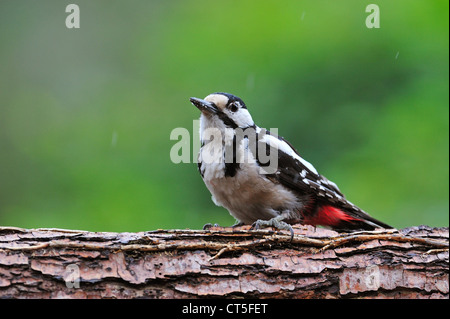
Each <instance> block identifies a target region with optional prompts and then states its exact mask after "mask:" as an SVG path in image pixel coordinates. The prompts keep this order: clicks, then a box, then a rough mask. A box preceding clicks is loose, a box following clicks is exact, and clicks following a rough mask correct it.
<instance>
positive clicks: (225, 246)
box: [0, 226, 449, 299]
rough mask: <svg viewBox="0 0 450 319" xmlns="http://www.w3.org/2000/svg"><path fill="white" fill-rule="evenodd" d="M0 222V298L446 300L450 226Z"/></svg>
mask: <svg viewBox="0 0 450 319" xmlns="http://www.w3.org/2000/svg"><path fill="white" fill-rule="evenodd" d="M294 229H295V236H294V238H293V239H292V240H291V238H290V235H289V234H288V233H285V232H280V231H272V230H269V229H264V230H249V229H248V227H246V226H243V227H239V228H235V229H231V228H220V227H216V228H214V227H213V228H211V229H209V230H189V229H184V230H156V231H148V232H140V233H107V232H102V233H98V232H87V231H78V230H62V229H30V230H27V229H21V228H15V227H0V298H139V297H145V298H205V297H222V298H237V297H239V298H242V297H243V298H258V299H261V298H448V292H449V282H448V272H449V268H448V266H449V252H448V237H449V231H448V228H430V227H427V226H419V227H412V228H406V229H403V230H400V231H394V230H380V231H374V232H359V233H350V234H339V233H336V232H334V231H330V230H325V229H321V228H313V227H310V226H296V227H294Z"/></svg>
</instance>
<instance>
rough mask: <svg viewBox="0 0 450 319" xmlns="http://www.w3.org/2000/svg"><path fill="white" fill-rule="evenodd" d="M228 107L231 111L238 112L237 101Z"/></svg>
mask: <svg viewBox="0 0 450 319" xmlns="http://www.w3.org/2000/svg"><path fill="white" fill-rule="evenodd" d="M228 108H229V109H230V111H231V112H236V111H237V110H238V106H237V105H236V103H231V104H230V105H229V106H228Z"/></svg>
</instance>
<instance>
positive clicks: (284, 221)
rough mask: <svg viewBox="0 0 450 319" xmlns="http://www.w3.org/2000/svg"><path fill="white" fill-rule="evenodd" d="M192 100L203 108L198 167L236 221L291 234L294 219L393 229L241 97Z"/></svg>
mask: <svg viewBox="0 0 450 319" xmlns="http://www.w3.org/2000/svg"><path fill="white" fill-rule="evenodd" d="M190 101H191V103H192V104H193V105H195V106H196V107H197V108H198V109H199V110H200V111H201V116H200V139H201V144H202V147H201V148H200V152H199V156H198V169H199V171H200V174H201V176H202V178H203V181H204V182H205V184H206V187H207V188H208V190H209V191H210V192H211V194H212V200H213V201H214V203H215V204H216V205H218V206H223V207H225V208H226V209H227V210H228V211H229V213H230V214H231V215H232V216H233V217H234V218H236V219H237V221H238V223H237V224H236V225H235V226H237V225H247V224H248V225H249V224H252V225H253V228H259V227H267V226H273V227H275V228H278V229H286V230H289V231H290V232H291V235H292V236H293V229H292V227H291V225H292V224H296V223H301V224H310V225H314V226H315V225H322V226H325V227H328V228H331V229H334V230H337V231H354V230H373V229H375V228H392V227H391V226H389V225H387V224H385V223H383V222H380V221H378V220H376V219H375V218H373V217H371V216H370V215H368V214H367V213H366V212H364V211H363V210H361V209H360V208H358V207H356V206H355V205H354V204H352V203H351V202H349V201H348V200H347V199H345V197H344V195H343V194H342V193H341V191H340V190H339V188H338V187H337V185H336V184H335V183H333V182H331V181H329V180H328V179H327V178H325V177H324V176H322V175H320V174H319V173H318V172H317V170H316V169H315V168H314V166H313V165H311V164H310V163H309V162H307V161H306V160H304V159H303V158H302V157H300V155H299V153H298V152H297V151H296V150H295V149H294V147H292V145H291V144H290V143H289V142H287V141H286V140H285V139H283V138H282V137H280V136H276V135H274V134H272V133H271V132H269V131H267V130H265V129H262V128H260V127H258V126H257V125H255V123H254V122H253V119H252V117H251V115H250V113H249V112H248V110H247V107H246V105H245V103H244V102H243V101H242V100H241V99H240V98H239V97H237V96H234V95H232V94H229V93H221V92H219V93H213V94H210V95H208V96H207V97H206V98H205V99H198V98H194V97H193V98H191V99H190Z"/></svg>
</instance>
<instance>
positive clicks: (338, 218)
mask: <svg viewBox="0 0 450 319" xmlns="http://www.w3.org/2000/svg"><path fill="white" fill-rule="evenodd" d="M306 223H307V224H312V225H322V226H327V227H329V228H331V229H333V230H337V231H357V230H374V229H375V228H386V229H392V228H393V227H392V226H390V225H388V224H385V223H383V222H381V221H379V220H377V219H375V218H373V217H372V216H370V215H369V214H367V213H365V212H363V211H357V212H351V213H349V212H347V211H345V210H342V209H339V208H336V207H333V206H328V205H325V206H322V207H320V208H319V209H318V211H317V214H316V216H315V217H314V219H313V220H308V221H306Z"/></svg>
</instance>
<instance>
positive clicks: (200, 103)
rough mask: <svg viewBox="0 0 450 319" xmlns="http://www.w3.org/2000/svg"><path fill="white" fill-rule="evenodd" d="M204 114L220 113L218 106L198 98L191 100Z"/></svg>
mask: <svg viewBox="0 0 450 319" xmlns="http://www.w3.org/2000/svg"><path fill="white" fill-rule="evenodd" d="M189 100H190V101H191V103H192V104H194V105H195V106H196V107H197V108H198V109H199V110H200V111H201V112H202V113H203V114H216V113H217V112H218V109H217V106H216V105H215V104H214V103H212V102H208V101H205V100H202V99H198V98H196V97H191V98H190V99H189Z"/></svg>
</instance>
